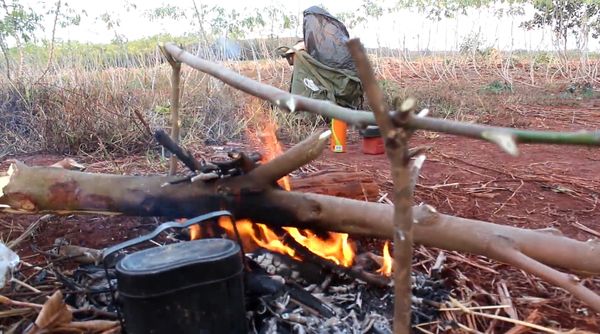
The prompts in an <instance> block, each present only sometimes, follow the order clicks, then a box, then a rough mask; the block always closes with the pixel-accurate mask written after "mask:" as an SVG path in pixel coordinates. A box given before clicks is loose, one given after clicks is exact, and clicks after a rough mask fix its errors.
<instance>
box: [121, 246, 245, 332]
mask: <svg viewBox="0 0 600 334" xmlns="http://www.w3.org/2000/svg"><path fill="white" fill-rule="evenodd" d="M242 270H243V265H242V259H241V254H240V248H239V246H238V245H237V244H236V243H235V242H233V241H231V240H227V239H202V240H195V241H189V242H182V243H177V244H171V245H167V246H164V247H156V248H150V249H146V250H143V251H139V252H136V253H133V254H129V255H127V256H125V257H124V258H123V259H122V260H121V261H119V262H118V263H117V266H116V272H117V282H118V291H119V300H120V301H121V303H122V312H123V318H124V320H125V329H126V331H127V333H131V334H138V333H139V334H142V333H144V334H146V333H211V334H212V333H247V325H246V317H245V315H246V313H245V306H244V288H243V278H242Z"/></svg>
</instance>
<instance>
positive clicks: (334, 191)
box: [290, 170, 379, 202]
mask: <svg viewBox="0 0 600 334" xmlns="http://www.w3.org/2000/svg"><path fill="white" fill-rule="evenodd" d="M290 181H291V182H290V183H291V186H292V189H294V191H299V192H307V193H315V194H322V195H330V196H336V197H344V198H351V199H356V200H363V201H370V202H373V201H376V200H377V198H378V197H379V186H378V185H377V183H375V181H374V180H373V177H372V176H371V175H369V174H367V173H364V172H353V171H340V170H324V171H320V172H318V173H315V174H311V175H309V176H305V177H302V178H292V179H290Z"/></svg>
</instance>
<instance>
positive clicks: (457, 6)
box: [395, 0, 527, 20]
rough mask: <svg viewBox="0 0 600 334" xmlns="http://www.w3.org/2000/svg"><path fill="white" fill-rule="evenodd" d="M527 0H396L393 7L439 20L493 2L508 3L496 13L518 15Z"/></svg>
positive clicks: (486, 5)
mask: <svg viewBox="0 0 600 334" xmlns="http://www.w3.org/2000/svg"><path fill="white" fill-rule="evenodd" d="M526 2H527V0H445V1H438V0H398V2H397V3H396V7H395V9H403V8H412V9H417V10H419V11H420V12H421V13H425V14H426V15H427V17H428V18H429V19H432V20H441V19H443V18H451V17H455V16H456V15H457V14H458V15H466V14H467V10H468V9H470V8H476V9H477V8H485V7H490V6H491V5H494V4H499V3H500V4H508V5H510V6H509V9H508V10H506V11H502V12H498V13H497V14H498V15H504V14H509V15H518V14H519V13H522V8H521V7H520V5H522V4H523V3H526Z"/></svg>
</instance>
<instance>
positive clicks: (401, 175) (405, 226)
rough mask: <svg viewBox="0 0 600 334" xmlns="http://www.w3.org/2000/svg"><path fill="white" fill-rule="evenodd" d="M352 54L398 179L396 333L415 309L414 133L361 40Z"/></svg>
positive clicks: (410, 103) (405, 329) (406, 329)
mask: <svg viewBox="0 0 600 334" xmlns="http://www.w3.org/2000/svg"><path fill="white" fill-rule="evenodd" d="M348 48H349V49H350V54H351V55H352V58H353V59H354V62H355V63H356V68H357V71H358V76H359V78H360V80H361V81H362V84H363V86H364V88H365V95H366V96H367V100H368V101H369V104H370V105H371V108H372V109H373V113H374V114H375V120H376V121H377V124H378V126H379V128H380V130H381V134H382V137H383V139H384V141H385V151H386V154H387V157H388V159H389V160H390V162H391V164H392V180H393V182H394V267H395V270H394V333H396V334H400V333H406V334H408V333H410V311H411V304H412V302H411V279H410V277H411V275H410V274H411V267H412V266H411V264H412V243H413V233H412V225H413V216H412V202H413V190H412V187H411V181H410V177H411V175H410V170H409V168H408V163H409V153H408V138H409V136H410V133H409V132H408V131H406V130H404V129H402V128H396V127H395V125H394V122H393V120H392V117H391V116H390V114H389V113H388V108H387V106H386V103H385V98H384V96H383V92H382V91H381V89H380V88H379V85H378V84H377V80H376V79H375V73H374V72H373V69H372V68H371V64H370V63H369V60H368V58H367V53H366V52H365V49H364V48H363V46H362V44H361V43H360V40H358V39H352V40H350V41H349V42H348ZM406 102H407V103H405V104H404V105H403V106H402V108H401V110H400V111H401V112H404V113H405V114H407V113H408V112H411V111H412V110H413V109H414V107H415V106H416V103H415V101H414V100H412V99H410V100H407V101H406Z"/></svg>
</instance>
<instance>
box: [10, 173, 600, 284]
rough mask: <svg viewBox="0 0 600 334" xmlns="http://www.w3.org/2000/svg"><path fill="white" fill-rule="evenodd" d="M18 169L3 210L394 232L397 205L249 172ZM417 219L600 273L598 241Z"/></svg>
mask: <svg viewBox="0 0 600 334" xmlns="http://www.w3.org/2000/svg"><path fill="white" fill-rule="evenodd" d="M11 169H12V173H11V175H8V176H0V212H13V213H28V214H39V213H56V214H77V213H79V214H81V213H95V214H125V215H131V216H166V217H195V216H198V215H200V214H204V213H207V212H211V211H216V210H222V209H224V210H228V211H231V212H232V213H233V214H234V215H235V217H236V218H240V219H241V218H249V219H251V220H253V221H256V222H263V223H266V224H269V225H272V226H296V227H299V228H311V229H315V230H323V231H325V230H326V231H335V232H344V233H349V234H351V235H357V236H359V235H362V236H372V237H381V238H388V239H391V238H392V236H393V230H394V228H393V223H392V218H393V206H391V205H386V204H379V203H369V202H363V201H357V200H350V199H345V198H339V197H333V196H326V195H318V194H310V193H299V192H293V191H291V192H288V191H283V190H277V189H275V188H268V187H266V186H261V187H259V185H257V184H255V183H252V182H251V181H249V180H247V177H248V176H249V174H247V175H243V176H236V177H229V178H223V179H218V180H216V181H213V182H196V183H180V184H174V185H171V186H169V187H161V184H163V183H165V182H168V181H170V180H173V177H167V176H122V175H108V174H92V173H82V172H77V171H70V170H64V169H60V168H49V167H28V166H26V165H24V164H22V163H18V164H13V165H11ZM2 184H4V186H3V187H1V185H2ZM413 217H414V219H415V225H414V241H415V242H416V243H420V244H423V245H426V246H431V247H437V248H442V249H446V250H455V251H461V252H468V253H472V254H479V255H484V256H488V257H490V258H496V256H495V255H494V254H493V252H491V251H490V249H489V247H488V246H487V245H488V244H489V242H488V241H489V239H490V238H495V237H497V236H498V235H500V236H506V237H507V238H509V239H510V240H513V241H514V242H515V247H517V248H518V249H519V250H520V251H521V252H523V254H525V255H527V256H528V257H531V258H533V259H535V260H537V261H540V262H542V263H545V264H547V265H551V266H556V267H563V268H568V269H572V270H575V271H579V272H590V273H597V274H600V247H599V246H598V245H599V243H598V242H597V241H589V242H582V241H577V240H574V239H569V238H566V237H564V236H562V235H558V234H555V233H550V232H547V231H536V230H528V229H520V228H516V227H512V226H504V225H498V224H492V223H487V222H483V221H478V220H473V219H466V218H459V217H454V216H449V215H444V214H441V213H437V212H435V210H433V208H431V207H429V206H426V205H423V206H416V207H414V208H413ZM545 245H552V247H546V246H545ZM499 260H502V259H499Z"/></svg>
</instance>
